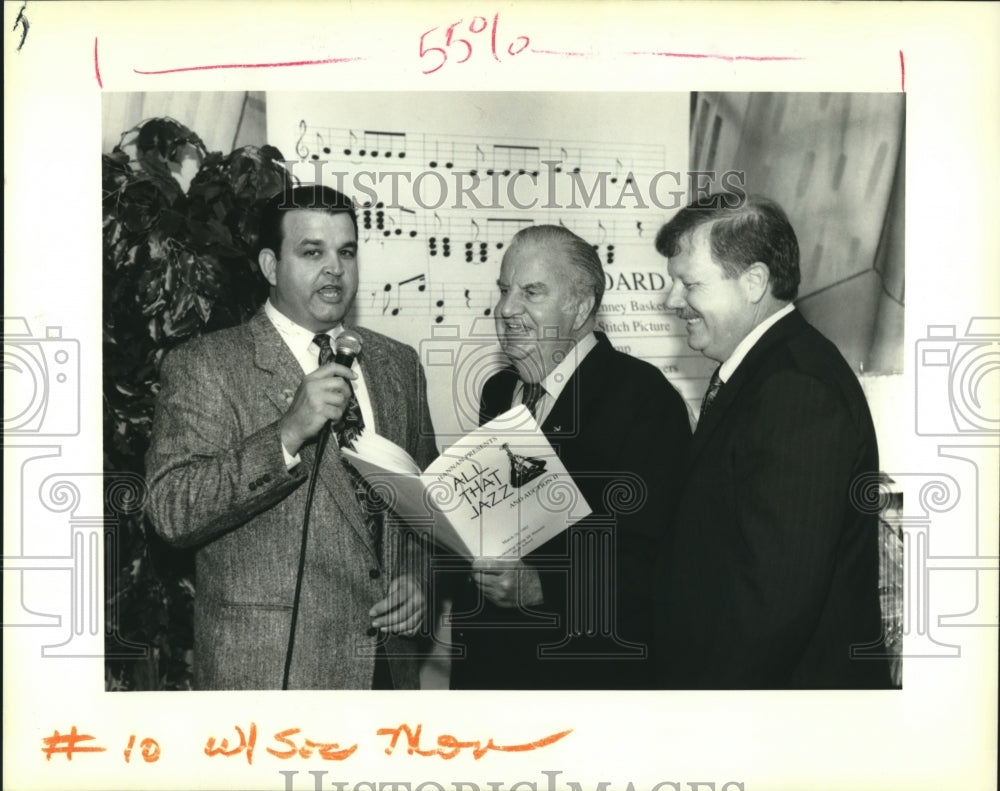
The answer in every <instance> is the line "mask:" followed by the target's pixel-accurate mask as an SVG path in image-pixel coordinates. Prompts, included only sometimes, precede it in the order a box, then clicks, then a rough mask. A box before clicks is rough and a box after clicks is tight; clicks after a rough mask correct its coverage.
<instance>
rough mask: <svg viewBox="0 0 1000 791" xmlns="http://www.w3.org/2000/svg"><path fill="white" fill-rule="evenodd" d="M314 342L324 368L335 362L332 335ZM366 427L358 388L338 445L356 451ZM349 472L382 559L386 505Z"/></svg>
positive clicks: (340, 424)
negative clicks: (357, 440) (331, 341)
mask: <svg viewBox="0 0 1000 791" xmlns="http://www.w3.org/2000/svg"><path fill="white" fill-rule="evenodd" d="M313 343H315V344H316V345H317V346H319V364H320V365H326V364H327V363H328V362H330V360H332V359H333V357H334V354H333V349H332V348H331V346H330V336H329V335H327V334H326V333H325V332H321V333H320V334H319V335H317V336H316V337H315V338H313ZM364 428H365V421H364V419H363V418H362V417H361V405H360V404H359V403H358V397H357V396H356V395H355V394H354V388H353V387H352V388H351V400H350V401H349V402H348V404H347V409H345V410H344V414H343V415H341V417H340V420H339V421H338V423H337V424H336V425H335V426H334V427H333V430H334V431H335V432H336V434H337V444H338V445H340V447H342V448H344V447H347V448H351V450H354V440H355V439H356V438H357V437H358V436H359V435H360V434H361V432H362V431H364ZM348 469H349V470H350V471H351V477H352V479H353V480H354V487H355V488H354V494H355V496H356V497H357V499H358V504H359V505H360V506H361V510H362V511H363V512H364V515H365V527H367V528H368V533H369V535H370V536H371V539H372V544H373V545H374V547H375V554H376V555H377V556H378V557H379V559H380V560H381V557H382V516H383V511H384V510H385V506H384V504H383V503H382V501H381V499H380V498H379V496H378V495H377V494H375V492H374V491H372V490H371V489H370V487H369V486H368V485H367V484H366V483H365V480H364V478H362V477H361V476H360V475H357V474H356V473H355V472H354V470H353V468H348Z"/></svg>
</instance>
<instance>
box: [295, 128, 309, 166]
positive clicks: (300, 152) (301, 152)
mask: <svg viewBox="0 0 1000 791" xmlns="http://www.w3.org/2000/svg"><path fill="white" fill-rule="evenodd" d="M308 129H309V127H308V125H307V124H306V122H305V119H303V120H301V121H299V139H298V140H296V141H295V155H296V156H297V157H298V158H299V159H305V158H306V157H308V156H309V146H307V145H306V144H305V143H303V142H302V141H303V139H304V138H305V136H306V132H307V131H308Z"/></svg>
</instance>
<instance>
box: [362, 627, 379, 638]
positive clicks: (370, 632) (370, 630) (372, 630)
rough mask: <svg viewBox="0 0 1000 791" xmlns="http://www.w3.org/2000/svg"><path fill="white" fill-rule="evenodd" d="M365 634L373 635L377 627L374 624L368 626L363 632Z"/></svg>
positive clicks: (376, 632)
mask: <svg viewBox="0 0 1000 791" xmlns="http://www.w3.org/2000/svg"><path fill="white" fill-rule="evenodd" d="M365 634H366V635H368V636H369V637H374V636H375V635H377V634H378V629H377V628H376V627H374V626H369V627H368V631H367V632H365Z"/></svg>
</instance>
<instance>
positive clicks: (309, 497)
mask: <svg viewBox="0 0 1000 791" xmlns="http://www.w3.org/2000/svg"><path fill="white" fill-rule="evenodd" d="M332 430H333V428H332V426H331V425H330V424H329V423H327V426H326V428H325V429H323V432H322V433H321V434H320V436H319V439H318V440H317V441H316V456H315V458H314V460H313V468H312V470H311V471H310V472H309V483H308V487H309V488H308V489H306V509H305V513H304V514H303V515H302V541H301V543H300V545H299V566H298V569H297V570H296V572H295V595H294V597H293V598H292V625H291V627H290V628H289V630H288V648H287V649H286V650H285V672H284V674H283V675H282V677H281V689H282V691H285V690H287V689H288V676H289V675H290V673H291V671H292V652H293V651H294V650H295V627H296V625H297V624H298V621H299V603H300V602H301V600H302V577H303V574H304V572H305V568H306V546H307V544H308V543H309V514H310V513H311V512H312V501H313V493H314V492H315V491H316V479H317V478H318V477H319V463H320V461H322V459H323V453H324V452H325V451H326V443H327V441H328V440H329V439H330V432H331V431H332Z"/></svg>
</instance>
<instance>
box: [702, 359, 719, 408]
mask: <svg viewBox="0 0 1000 791" xmlns="http://www.w3.org/2000/svg"><path fill="white" fill-rule="evenodd" d="M721 369H722V366H721V365H720V366H719V367H718V368H716V369H715V370H714V371H713V372H712V378H711V380H710V381H709V383H708V390H706V391H705V397H704V398H703V399H702V401H701V417H704V416H705V413H706V412H707V411H708V409H709V407H710V406H712V402H713V401H715V399H716V397H717V396H718V395H719V391H720V390H721V389H722V385H723V381H722V377H721V376H720V375H719V371H720V370H721Z"/></svg>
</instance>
